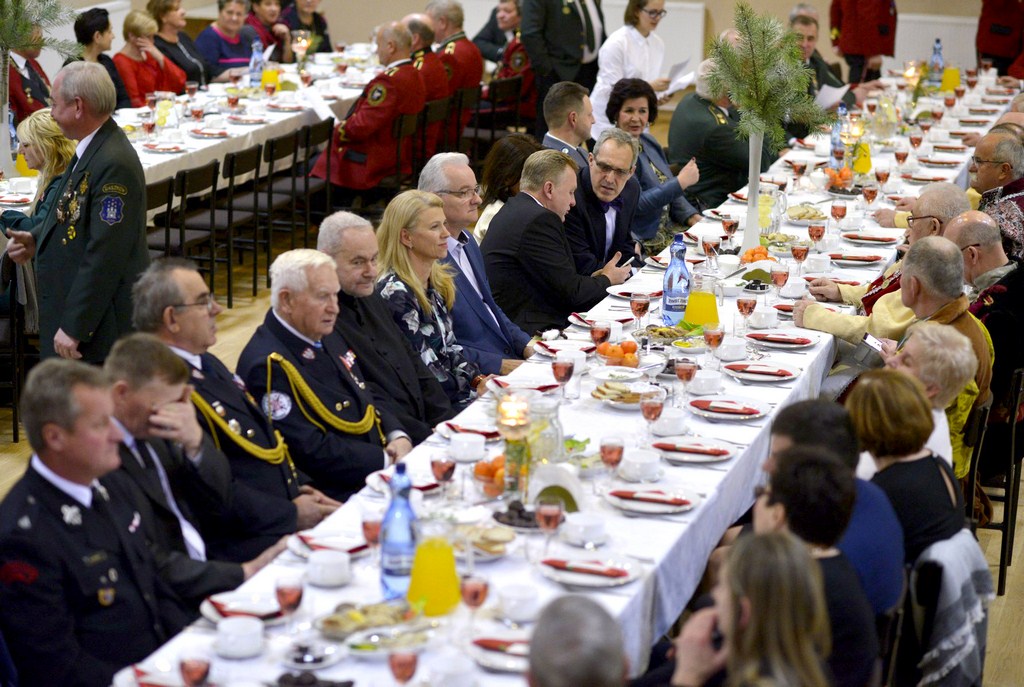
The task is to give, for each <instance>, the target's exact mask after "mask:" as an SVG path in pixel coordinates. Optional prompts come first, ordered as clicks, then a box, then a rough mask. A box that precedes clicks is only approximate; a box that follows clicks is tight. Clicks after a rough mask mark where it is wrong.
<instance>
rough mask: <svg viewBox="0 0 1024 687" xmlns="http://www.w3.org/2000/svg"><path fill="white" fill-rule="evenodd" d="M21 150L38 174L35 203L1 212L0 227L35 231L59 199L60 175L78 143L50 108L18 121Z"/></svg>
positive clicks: (37, 111) (5, 229)
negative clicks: (64, 128) (24, 209)
mask: <svg viewBox="0 0 1024 687" xmlns="http://www.w3.org/2000/svg"><path fill="white" fill-rule="evenodd" d="M17 131H18V141H19V144H20V145H19V147H18V152H19V153H21V154H22V155H23V156H24V157H25V164H26V166H27V167H28V168H29V169H34V170H36V171H37V172H39V174H38V175H37V176H36V195H35V198H33V202H34V203H35V205H34V206H33V207H32V209H31V210H30V211H29V212H28V213H25V212H21V211H18V210H3V211H0V227H2V228H3V230H4V231H5V232H6V231H7V230H8V229H14V230H16V231H32V230H33V229H35V228H36V227H37V226H38V225H41V224H42V223H43V220H45V219H46V213H47V212H49V210H50V207H51V206H52V205H53V203H54V201H56V194H57V187H58V186H59V185H60V180H61V175H63V174H64V172H65V171H66V170H67V168H68V163H69V162H71V158H72V157H73V156H74V154H75V142H74V141H72V140H71V139H69V138H68V137H66V136H65V135H64V132H63V131H61V130H60V127H59V126H57V122H56V121H55V120H54V119H53V115H51V114H50V108H46V109H44V110H36V111H35V112H33V113H32V114H30V115H29V116H28V117H26V118H25V119H23V120H22V121H21V123H20V124H18V129H17Z"/></svg>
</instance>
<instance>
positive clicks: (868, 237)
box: [843, 234, 896, 243]
mask: <svg viewBox="0 0 1024 687" xmlns="http://www.w3.org/2000/svg"><path fill="white" fill-rule="evenodd" d="M843 238H844V239H853V240H854V241H877V242H879V243H893V242H894V241H896V239H894V238H890V237H888V236H872V235H871V234H843Z"/></svg>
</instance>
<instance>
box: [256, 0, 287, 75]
mask: <svg viewBox="0 0 1024 687" xmlns="http://www.w3.org/2000/svg"><path fill="white" fill-rule="evenodd" d="M245 24H246V26H251V27H252V28H253V29H255V30H256V35H257V36H258V37H259V39H260V43H262V44H263V49H264V50H266V49H267V48H269V47H270V46H274V51H273V52H271V53H270V61H271V62H291V61H292V59H293V58H294V55H293V54H292V32H291V29H290V28H288V25H287V24H285V23H284V22H282V21H281V0H252V3H251V4H250V9H249V16H247V17H246V18H245Z"/></svg>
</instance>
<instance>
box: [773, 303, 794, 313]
mask: <svg viewBox="0 0 1024 687" xmlns="http://www.w3.org/2000/svg"><path fill="white" fill-rule="evenodd" d="M772 307H774V308H775V309H776V310H778V311H779V312H793V306H792V304H790V303H776V304H775V305H774V306H772Z"/></svg>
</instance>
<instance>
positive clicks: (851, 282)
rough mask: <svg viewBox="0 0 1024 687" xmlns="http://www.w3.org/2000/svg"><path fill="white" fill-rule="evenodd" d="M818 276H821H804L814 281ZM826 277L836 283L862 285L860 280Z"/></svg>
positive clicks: (805, 278) (806, 279)
mask: <svg viewBox="0 0 1024 687" xmlns="http://www.w3.org/2000/svg"><path fill="white" fill-rule="evenodd" d="M818 278H819V277H804V280H805V281H809V282H812V281H814V280H815V279H818ZM826 278H827V279H830V280H831V281H833V282H835V283H836V284H845V285H846V286H860V282H859V281H851V280H849V279H832V277H826Z"/></svg>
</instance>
